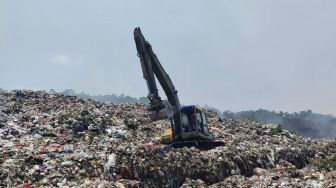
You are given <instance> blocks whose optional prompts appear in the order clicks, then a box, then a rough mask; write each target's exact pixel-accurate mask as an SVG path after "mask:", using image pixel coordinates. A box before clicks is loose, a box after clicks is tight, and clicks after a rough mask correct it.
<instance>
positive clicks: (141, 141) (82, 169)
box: [0, 90, 336, 188]
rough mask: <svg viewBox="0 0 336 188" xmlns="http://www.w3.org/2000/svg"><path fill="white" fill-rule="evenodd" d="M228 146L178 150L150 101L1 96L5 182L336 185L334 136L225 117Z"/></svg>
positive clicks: (1, 181) (219, 127)
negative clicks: (151, 112)
mask: <svg viewBox="0 0 336 188" xmlns="http://www.w3.org/2000/svg"><path fill="white" fill-rule="evenodd" d="M206 114H207V118H208V122H209V128H210V131H211V132H212V133H213V134H214V136H215V138H216V140H221V141H223V142H224V143H225V146H221V147H217V148H214V149H210V150H199V149H197V148H195V147H189V148H188V147H183V148H171V147H169V145H162V144H160V142H159V136H160V134H162V132H163V130H164V129H165V128H168V127H169V126H170V123H169V121H168V120H160V121H156V122H152V121H150V120H149V118H148V115H147V111H146V106H145V104H142V103H136V104H120V105H115V104H113V103H108V102H106V103H101V102H95V101H92V100H84V99H80V98H77V97H73V96H63V95H58V94H49V93H46V92H44V91H31V90H13V91H9V92H6V93H2V94H0V187H41V188H42V187H100V188H103V187H119V188H123V187H184V188H189V187H322V186H324V187H326V186H330V187H332V186H336V183H335V182H336V179H335V178H336V171H335V169H336V156H335V155H334V154H335V153H336V147H335V140H334V139H319V140H315V139H306V138H303V137H302V136H300V135H299V134H298V133H296V132H291V131H286V130H283V129H281V127H280V126H279V125H273V124H267V123H263V122H253V121H250V120H232V119H221V118H219V117H218V116H217V115H216V113H215V112H213V111H210V110H206Z"/></svg>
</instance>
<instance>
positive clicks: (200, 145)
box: [169, 140, 225, 150]
mask: <svg viewBox="0 0 336 188" xmlns="http://www.w3.org/2000/svg"><path fill="white" fill-rule="evenodd" d="M169 146H170V147H172V148H183V147H195V148H197V149H199V150H211V149H214V148H217V147H221V146H225V142H224V141H208V140H198V141H181V142H174V143H171V144H169Z"/></svg>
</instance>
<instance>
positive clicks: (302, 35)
mask: <svg viewBox="0 0 336 188" xmlns="http://www.w3.org/2000/svg"><path fill="white" fill-rule="evenodd" d="M335 23H336V1H334V0H324V1H315V0H314V1H311V0H296V1H292V0H282V1H278V0H254V1H251V0H245V1H243V0H242V1H239V0H237V1H236V0H235V1H227V0H213V1H200V0H184V1H180V0H170V1H155V0H144V1H136V0H133V1H131V0H120V1H114V0H113V1H112V0H95V1H93V0H57V1H40V0H30V1H26V0H0V87H1V88H3V89H6V90H12V89H32V90H47V91H49V89H54V90H56V91H64V90H65V89H74V90H75V91H76V92H78V93H80V92H85V93H87V94H91V95H109V94H116V95H121V94H125V95H129V96H131V97H136V98H139V97H144V96H147V94H148V90H147V85H146V81H145V80H144V79H143V76H142V71H141V66H140V60H139V58H138V57H137V52H136V47H135V42H134V37H133V31H134V28H136V27H140V28H141V31H142V33H143V35H144V36H145V38H146V40H147V41H149V42H150V43H151V45H152V47H153V51H154V53H155V54H156V55H157V57H158V59H159V60H160V62H161V64H162V66H163V67H164V69H165V70H166V72H167V73H168V74H169V76H170V78H171V80H172V81H173V84H174V85H175V87H176V89H177V90H178V95H179V99H180V102H181V104H184V105H189V104H198V105H200V106H204V105H208V106H211V107H214V108H217V109H219V110H222V111H224V110H231V111H233V112H236V111H241V110H257V109H260V108H262V109H266V110H271V111H272V110H274V111H277V112H278V111H286V112H299V111H306V110H308V109H310V110H312V111H313V112H316V113H322V114H332V115H336V85H335V84H336V75H335V71H336V24H335ZM157 83H158V82H157ZM158 85H159V84H158ZM159 93H160V96H161V97H162V98H165V94H164V92H163V90H162V89H161V88H159Z"/></svg>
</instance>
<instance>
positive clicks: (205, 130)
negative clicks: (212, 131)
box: [201, 112, 209, 133]
mask: <svg viewBox="0 0 336 188" xmlns="http://www.w3.org/2000/svg"><path fill="white" fill-rule="evenodd" d="M201 114H202V120H203V121H202V125H203V131H204V133H208V132H209V129H208V123H207V119H206V117H205V114H204V113H203V112H202V113H201Z"/></svg>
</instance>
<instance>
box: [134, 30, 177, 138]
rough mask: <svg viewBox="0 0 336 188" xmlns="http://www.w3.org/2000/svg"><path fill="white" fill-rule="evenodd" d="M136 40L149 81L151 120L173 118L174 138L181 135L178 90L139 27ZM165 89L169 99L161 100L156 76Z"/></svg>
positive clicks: (142, 65) (135, 36)
mask: <svg viewBox="0 0 336 188" xmlns="http://www.w3.org/2000/svg"><path fill="white" fill-rule="evenodd" d="M134 40H135V44H136V48H137V52H138V57H139V58H140V62H141V67H142V72H143V77H144V79H145V80H146V82H147V87H148V91H149V94H148V96H147V98H148V99H149V101H150V104H149V107H148V112H149V116H150V119H151V120H159V119H165V118H167V117H169V118H170V119H171V124H172V129H173V138H174V140H176V139H179V137H181V131H182V127H181V123H180V122H181V121H180V119H181V114H180V113H179V111H180V108H181V107H180V102H179V98H178V96H177V90H176V89H175V86H174V85H173V83H172V81H171V79H170V77H169V75H168V74H167V73H166V71H165V70H164V69H163V67H162V65H161V63H160V61H159V60H158V58H157V56H156V55H155V53H154V52H153V49H152V46H151V45H150V43H149V42H148V41H146V40H145V37H144V36H143V35H142V33H141V30H140V28H139V27H137V28H135V29H134ZM154 75H155V77H156V78H157V80H158V81H159V83H160V85H161V86H162V89H163V90H164V92H165V94H166V96H167V99H168V101H163V100H161V97H160V96H159V93H158V88H157V86H156V81H155V77H154Z"/></svg>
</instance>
